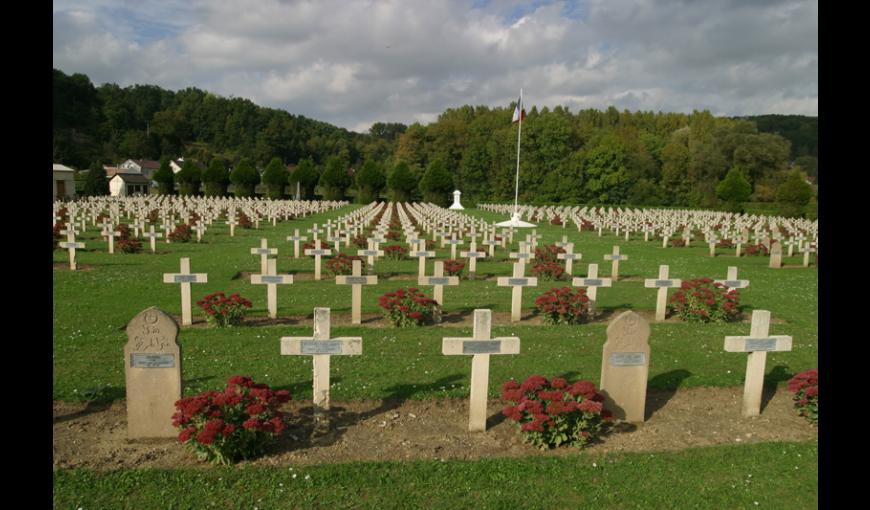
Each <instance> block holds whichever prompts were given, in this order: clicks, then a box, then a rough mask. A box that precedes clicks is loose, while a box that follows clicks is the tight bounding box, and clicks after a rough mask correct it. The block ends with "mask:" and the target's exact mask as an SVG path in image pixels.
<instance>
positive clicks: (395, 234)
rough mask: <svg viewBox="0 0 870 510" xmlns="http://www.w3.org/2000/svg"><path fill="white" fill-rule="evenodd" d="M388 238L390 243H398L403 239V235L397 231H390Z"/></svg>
mask: <svg viewBox="0 0 870 510" xmlns="http://www.w3.org/2000/svg"><path fill="white" fill-rule="evenodd" d="M386 238H387V239H389V240H390V241H398V240H399V239H401V238H402V233H401V232H399V231H397V230H390V231H389V232H387V235H386Z"/></svg>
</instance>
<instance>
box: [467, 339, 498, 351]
mask: <svg viewBox="0 0 870 510" xmlns="http://www.w3.org/2000/svg"><path fill="white" fill-rule="evenodd" d="M499 353H501V342H500V341H498V340H466V341H465V342H462V354H499Z"/></svg>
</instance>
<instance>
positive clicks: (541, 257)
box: [535, 244, 565, 264]
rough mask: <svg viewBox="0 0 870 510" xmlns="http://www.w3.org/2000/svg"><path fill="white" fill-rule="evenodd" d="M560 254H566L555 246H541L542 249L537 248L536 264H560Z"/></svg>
mask: <svg viewBox="0 0 870 510" xmlns="http://www.w3.org/2000/svg"><path fill="white" fill-rule="evenodd" d="M560 253H565V250H564V249H563V248H560V247H559V246H556V245H555V244H550V245H547V246H541V247H540V248H535V261H536V262H539V263H540V262H550V263H553V264H558V263H559V259H558V257H557V255H559V254H560Z"/></svg>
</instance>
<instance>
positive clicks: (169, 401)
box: [124, 306, 181, 439]
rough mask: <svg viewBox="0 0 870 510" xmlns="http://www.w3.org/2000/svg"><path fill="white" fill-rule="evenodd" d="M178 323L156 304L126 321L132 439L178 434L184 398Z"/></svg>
mask: <svg viewBox="0 0 870 510" xmlns="http://www.w3.org/2000/svg"><path fill="white" fill-rule="evenodd" d="M177 338H178V324H176V323H175V321H174V320H173V319H172V317H170V316H169V315H167V314H165V313H163V312H162V311H160V310H158V309H157V308H156V307H153V306H152V307H151V308H148V309H146V310H144V311H142V312H139V314H138V315H136V316H135V317H133V319H132V320H131V321H130V323H129V324H127V344H126V345H125V346H124V379H125V382H126V384H125V385H126V387H127V437H128V438H129V439H142V438H155V437H171V438H175V437H177V436H178V431H177V430H176V429H175V427H173V426H172V415H173V414H175V402H176V401H177V400H179V399H181V347H180V346H179V345H178V342H177Z"/></svg>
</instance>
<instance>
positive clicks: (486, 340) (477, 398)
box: [281, 261, 520, 434]
mask: <svg viewBox="0 0 870 510" xmlns="http://www.w3.org/2000/svg"><path fill="white" fill-rule="evenodd" d="M357 262H358V261H357ZM330 326H331V325H330V309H329V308H315V309H314V334H313V335H312V336H305V337H282V338H281V355H283V356H300V355H301V356H312V360H313V374H314V377H313V401H314V422H315V434H318V433H322V432H323V431H324V429H327V428H328V427H329V414H328V412H329V408H330V398H329V388H330V382H329V375H330V357H331V356H359V355H361V354H362V351H363V345H362V340H363V339H362V337H335V338H333V337H332V335H331V334H330ZM491 328H492V311H491V310H475V311H474V333H473V335H472V337H471V338H461V337H445V338H444V339H443V340H442V353H443V354H444V355H445V356H453V355H471V356H472V361H471V395H470V403H469V420H468V430H469V431H471V432H482V431H484V430H486V402H487V394H488V393H489V357H490V355H491V354H519V352H520V339H519V338H517V337H497V338H492V336H491Z"/></svg>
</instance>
